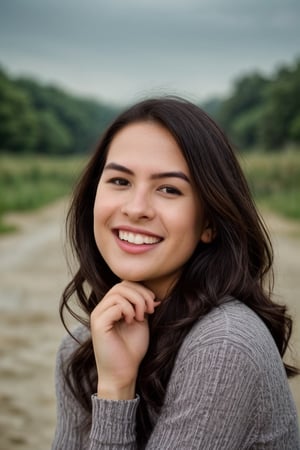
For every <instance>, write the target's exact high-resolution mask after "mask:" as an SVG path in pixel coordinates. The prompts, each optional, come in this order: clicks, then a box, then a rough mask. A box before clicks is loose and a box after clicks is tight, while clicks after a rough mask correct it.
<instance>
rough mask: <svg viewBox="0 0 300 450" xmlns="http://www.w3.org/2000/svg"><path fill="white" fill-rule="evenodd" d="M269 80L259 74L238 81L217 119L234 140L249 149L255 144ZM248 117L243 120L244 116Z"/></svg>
mask: <svg viewBox="0 0 300 450" xmlns="http://www.w3.org/2000/svg"><path fill="white" fill-rule="evenodd" d="M267 83H268V80H267V79H266V78H265V77H263V76H262V75H260V74H259V73H252V74H249V75H247V76H243V77H241V78H239V79H237V80H236V82H235V83H234V86H233V93H232V95H231V96H230V97H229V98H227V99H226V100H224V102H223V104H222V106H221V108H220V111H219V114H218V116H217V119H218V120H219V122H220V123H221V125H222V126H223V127H224V128H225V130H226V131H227V132H228V133H229V135H230V136H231V138H232V140H233V141H234V142H236V143H237V144H238V145H240V146H243V147H248V146H250V145H252V144H253V140H254V135H256V132H255V131H254V128H255V127H256V126H257V121H258V120H259V119H260V112H258V111H260V110H261V107H262V105H263V102H264V90H265V88H266V85H267ZM244 114H245V115H246V116H245V117H244V118H243V115H244Z"/></svg>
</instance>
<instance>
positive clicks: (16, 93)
mask: <svg viewBox="0 0 300 450" xmlns="http://www.w3.org/2000/svg"><path fill="white" fill-rule="evenodd" d="M37 134H38V124H37V117H36V114H35V112H34V110H33V108H32V106H31V104H30V99H29V98H28V96H27V95H26V94H25V93H24V92H23V91H22V90H21V89H17V88H16V87H15V86H14V84H13V83H12V82H11V81H10V79H9V78H8V77H7V76H6V74H5V72H4V71H3V70H0V151H1V152H3V151H5V152H6V151H12V152H15V153H21V152H29V151H32V150H33V149H34V148H35V145H36V141H37Z"/></svg>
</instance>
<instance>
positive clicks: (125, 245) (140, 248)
mask: <svg viewBox="0 0 300 450" xmlns="http://www.w3.org/2000/svg"><path fill="white" fill-rule="evenodd" d="M115 238H116V241H117V244H118V246H119V247H120V248H121V249H122V250H123V251H124V252H126V253H131V254H132V255H139V254H141V253H146V252H148V251H150V250H153V249H154V248H155V247H157V245H158V244H159V243H160V242H157V243H156V244H140V245H137V244H131V243H130V242H127V241H122V240H121V239H119V237H118V236H115Z"/></svg>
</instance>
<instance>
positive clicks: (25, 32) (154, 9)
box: [0, 0, 300, 103]
mask: <svg viewBox="0 0 300 450" xmlns="http://www.w3.org/2000/svg"><path fill="white" fill-rule="evenodd" d="M297 57H300V1H299V0H181V1H179V0H0V64H2V65H3V66H4V68H6V69H7V70H9V72H10V73H11V74H12V75H19V74H27V75H31V76H34V77H35V78H37V79H38V80H40V81H43V82H55V83H57V84H59V85H60V86H62V87H64V88H67V89H68V90H69V91H71V92H74V93H76V94H78V93H79V94H84V95H86V94H88V95H89V96H92V97H94V98H98V99H100V100H101V99H102V100H104V101H110V102H114V103H128V102H132V101H134V100H136V99H137V98H140V97H143V96H146V95H151V94H158V93H173V94H178V95H183V96H186V97H188V98H190V99H191V100H195V101H196V100H205V99H207V98H209V97H211V96H214V95H226V94H227V93H228V92H229V90H230V87H232V82H233V80H234V79H236V78H237V77H238V76H240V75H241V74H245V73H248V72H249V71H253V70H259V71H261V72H262V73H265V74H267V75H269V74H271V73H273V72H274V71H275V70H276V68H277V67H278V66H280V65H282V64H284V63H287V64H292V63H293V62H294V61H295V59H296V58H297Z"/></svg>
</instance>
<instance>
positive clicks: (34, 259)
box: [0, 202, 300, 450]
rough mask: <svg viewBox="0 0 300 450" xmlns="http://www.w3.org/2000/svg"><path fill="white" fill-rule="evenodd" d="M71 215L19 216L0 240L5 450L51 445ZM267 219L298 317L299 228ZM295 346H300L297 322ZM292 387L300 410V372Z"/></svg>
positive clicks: (54, 210) (1, 447) (0, 396)
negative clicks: (66, 224)
mask: <svg viewBox="0 0 300 450" xmlns="http://www.w3.org/2000/svg"><path fill="white" fill-rule="evenodd" d="M64 216H65V204H64V202H59V203H57V204H54V205H52V206H51V207H48V208H45V209H44V210H42V211H39V212H37V213H34V214H27V215H22V216H18V215H16V216H12V217H11V220H14V221H16V222H17V223H21V224H22V228H21V231H20V232H19V233H18V234H16V235H14V236H10V237H1V238H0V283H1V290H0V343H1V347H0V405H1V406H0V450H48V449H49V448H50V443H51V439H52V435H53V430H54V426H55V396H54V387H53V384H54V383H53V379H54V362H55V353H56V350H57V347H58V344H59V342H60V339H61V337H62V335H63V334H64V330H63V328H62V326H61V324H60V321H59V318H58V312H57V311H58V303H59V297H60V294H61V292H62V289H63V287H64V285H65V283H66V280H67V272H66V264H65V259H64V255H63V250H62V242H63V221H64ZM20 220H21V222H20ZM266 220H267V222H268V224H269V226H270V228H271V230H272V234H273V239H274V244H275V250H276V261H277V263H276V272H277V273H278V282H277V291H278V292H279V293H280V296H281V297H282V298H283V299H284V300H285V301H286V302H287V303H288V304H289V306H290V308H291V312H292V314H293V315H294V317H296V318H297V319H298V322H299V319H300V301H299V291H300V226H299V225H294V224H290V223H288V222H286V221H283V220H281V219H278V218H277V217H275V216H269V215H268V216H266ZM293 347H294V352H295V353H296V349H300V327H299V324H298V323H297V320H296V325H295V330H294V337H293ZM298 362H300V350H299V351H298ZM292 389H293V392H294V396H295V398H296V401H297V406H298V410H299V413H300V377H298V380H297V381H295V382H293V383H292Z"/></svg>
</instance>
